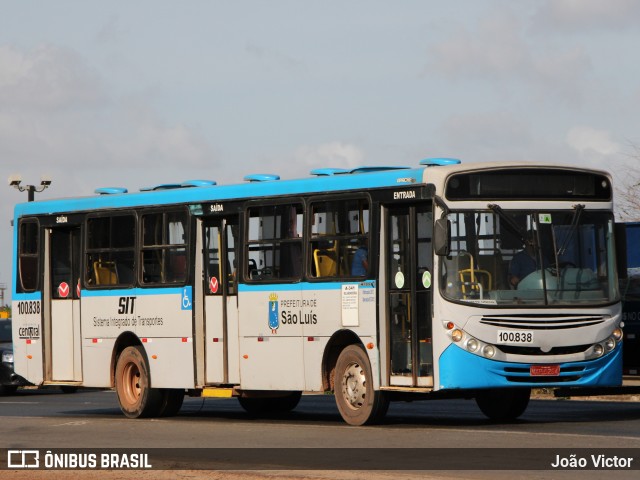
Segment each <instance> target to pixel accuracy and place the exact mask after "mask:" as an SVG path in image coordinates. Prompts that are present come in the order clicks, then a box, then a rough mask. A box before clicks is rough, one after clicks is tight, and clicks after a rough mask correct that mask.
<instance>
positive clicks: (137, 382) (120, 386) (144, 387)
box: [115, 346, 163, 418]
mask: <svg viewBox="0 0 640 480" xmlns="http://www.w3.org/2000/svg"><path fill="white" fill-rule="evenodd" d="M149 379H150V377H149V366H148V364H147V360H146V359H145V356H144V354H143V352H142V348H141V347H139V346H135V347H127V348H125V349H124V350H123V351H122V353H121V354H120V357H118V363H117V365H116V378H115V383H116V393H117V394H118V403H119V404H120V409H121V410H122V413H124V415H125V416H126V417H129V418H142V417H153V416H155V415H157V414H158V412H159V410H160V408H161V407H162V400H163V395H162V392H161V391H160V390H159V389H157V388H151V387H150V386H149V385H150V382H149Z"/></svg>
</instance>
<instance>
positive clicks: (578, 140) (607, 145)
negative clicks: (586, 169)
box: [566, 126, 623, 168]
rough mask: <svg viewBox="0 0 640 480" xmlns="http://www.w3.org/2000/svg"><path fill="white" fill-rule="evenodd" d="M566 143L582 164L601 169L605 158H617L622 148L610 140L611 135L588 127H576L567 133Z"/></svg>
mask: <svg viewBox="0 0 640 480" xmlns="http://www.w3.org/2000/svg"><path fill="white" fill-rule="evenodd" d="M566 142H567V145H569V147H571V148H572V149H573V150H574V151H576V152H577V153H578V155H579V157H580V159H581V160H582V161H583V162H584V163H588V164H591V165H594V166H599V167H601V168H602V167H603V163H604V160H605V159H607V158H611V157H615V158H618V157H619V155H620V154H621V153H622V150H623V148H622V146H621V145H620V144H618V143H616V142H615V141H614V140H613V139H612V138H611V133H610V132H608V131H606V130H598V129H595V128H593V127H588V126H576V127H573V128H571V129H570V130H569V131H568V132H567V136H566Z"/></svg>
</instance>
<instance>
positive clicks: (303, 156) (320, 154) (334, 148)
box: [294, 141, 364, 173]
mask: <svg viewBox="0 0 640 480" xmlns="http://www.w3.org/2000/svg"><path fill="white" fill-rule="evenodd" d="M294 157H295V160H296V162H300V163H303V164H304V165H306V166H307V168H319V167H337V168H355V167H358V166H362V162H363V160H364V152H363V151H362V150H361V149H360V148H359V147H357V146H355V145H352V144H349V143H343V142H337V141H336V142H330V143H324V144H321V145H313V146H311V145H303V146H301V147H299V148H298V149H297V150H296V152H295V154H294ZM305 173H308V172H305Z"/></svg>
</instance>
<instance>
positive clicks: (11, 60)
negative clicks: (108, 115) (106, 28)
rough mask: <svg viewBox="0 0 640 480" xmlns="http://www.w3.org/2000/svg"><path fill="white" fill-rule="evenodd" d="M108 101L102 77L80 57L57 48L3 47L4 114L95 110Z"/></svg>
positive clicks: (0, 86)
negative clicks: (24, 48) (23, 49)
mask: <svg viewBox="0 0 640 480" xmlns="http://www.w3.org/2000/svg"><path fill="white" fill-rule="evenodd" d="M104 100H105V90H104V89H103V86H102V85H101V82H100V80H99V78H98V75H97V74H96V73H95V72H94V71H92V69H91V68H90V67H89V66H88V65H87V63H86V62H84V61H83V60H82V58H80V56H79V55H78V54H76V53H75V52H74V51H72V50H69V49H64V48H60V47H56V46H53V45H40V46H38V47H37V48H35V49H33V50H31V51H21V50H17V49H15V48H12V47H9V46H6V45H5V46H2V45H0V110H8V109H20V110H21V111H25V110H59V109H77V108H86V107H94V106H95V105H97V104H99V103H102V102H103V101H104Z"/></svg>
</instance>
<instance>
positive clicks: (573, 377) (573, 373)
mask: <svg viewBox="0 0 640 480" xmlns="http://www.w3.org/2000/svg"><path fill="white" fill-rule="evenodd" d="M585 370H586V368H585V367H584V366H581V365H570V366H562V367H561V368H560V375H558V376H553V377H546V376H540V377H534V376H531V374H530V373H529V367H506V368H505V369H504V375H505V378H506V379H507V380H508V381H510V382H513V383H540V384H542V383H567V382H576V381H578V380H580V379H581V378H582V376H583V375H584V374H585V373H586V371H585Z"/></svg>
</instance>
